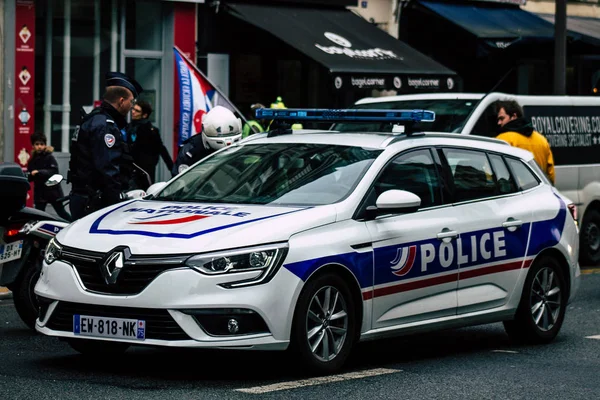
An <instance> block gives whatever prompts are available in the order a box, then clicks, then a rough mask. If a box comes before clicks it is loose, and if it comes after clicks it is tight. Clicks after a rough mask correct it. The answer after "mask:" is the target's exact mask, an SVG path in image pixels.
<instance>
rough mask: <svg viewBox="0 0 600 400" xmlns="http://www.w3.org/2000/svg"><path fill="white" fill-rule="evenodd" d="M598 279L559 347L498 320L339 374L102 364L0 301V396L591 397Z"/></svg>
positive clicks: (598, 328) (234, 361) (287, 366)
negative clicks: (36, 328)
mask: <svg viewBox="0 0 600 400" xmlns="http://www.w3.org/2000/svg"><path fill="white" fill-rule="evenodd" d="M595 335H600V274H598V273H595V274H586V275H583V276H582V282H581V289H580V292H579V295H578V297H577V298H576V300H575V301H574V302H573V303H572V304H571V305H570V306H569V308H568V310H567V314H566V319H565V324H564V325H563V329H562V331H561V333H560V334H559V336H558V337H557V339H556V340H555V341H554V342H553V343H551V344H550V345H545V346H516V345H512V344H511V343H510V342H509V341H508V338H507V336H506V335H505V333H504V330H503V328H502V325H501V324H492V325H485V326H478V327H472V328H464V329H458V330H451V331H444V332H439V333H435V334H428V335H418V336H408V337H403V338H397V339H390V340H385V341H378V342H371V343H365V344H361V345H360V346H359V347H358V348H357V349H356V351H355V353H354V355H353V357H352V359H351V360H350V362H349V364H348V366H347V368H345V369H344V371H342V372H341V373H340V374H339V375H336V376H330V377H324V378H314V377H310V376H306V375H304V374H303V373H302V372H301V371H300V370H298V369H297V367H296V366H295V365H294V363H293V362H292V361H291V360H290V359H288V358H287V357H286V355H285V354H279V353H264V352H263V353H255V352H224V351H190V350H185V351H182V350H169V351H167V350H163V349H156V348H132V349H130V350H129V351H128V352H127V353H126V354H125V356H124V357H122V358H120V359H115V360H113V361H112V362H107V363H104V364H100V363H97V362H94V361H90V360H87V359H85V358H84V357H82V356H80V355H79V354H78V353H76V352H75V351H73V350H71V348H70V347H68V345H67V344H66V343H63V342H60V341H58V340H56V339H53V338H49V337H44V336H41V335H38V334H34V333H32V332H30V331H28V330H27V329H26V328H25V326H24V325H23V324H22V323H21V322H20V320H19V318H18V317H17V315H16V312H15V310H14V307H13V305H12V300H7V299H4V300H1V301H0V397H1V398H2V399H3V400H4V399H59V398H60V399H65V400H66V399H78V400H81V399H92V398H93V399H98V398H101V399H103V400H108V399H128V400H133V399H144V400H151V399H161V400H163V399H171V398H173V399H210V398H218V399H225V398H260V399H263V398H286V399H292V398H298V399H305V398H311V399H320V398H323V399H325V398H329V399H331V398H334V399H338V398H344V399H368V398H377V399H380V398H381V399H403V400H404V399H545V400H549V399H561V400H565V399H597V398H600V379H598V371H600V336H598V338H597V339H593V338H587V337H589V336H595Z"/></svg>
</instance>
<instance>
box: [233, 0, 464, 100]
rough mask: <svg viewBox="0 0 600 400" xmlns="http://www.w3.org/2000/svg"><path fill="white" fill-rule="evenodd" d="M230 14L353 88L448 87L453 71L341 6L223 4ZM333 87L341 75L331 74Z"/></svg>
mask: <svg viewBox="0 0 600 400" xmlns="http://www.w3.org/2000/svg"><path fill="white" fill-rule="evenodd" d="M227 6H228V8H227V10H228V12H230V13H231V14H232V15H233V16H235V17H237V18H240V19H242V20H244V21H246V22H248V23H250V24H252V25H255V26H257V27H259V28H261V29H264V30H265V31H267V32H270V33H272V34H273V35H274V36H276V37H278V38H279V39H281V40H282V41H284V42H285V43H287V44H289V45H290V46H293V47H295V48H296V49H298V50H299V51H300V52H302V53H304V54H305V55H307V56H308V57H310V58H312V59H313V60H315V61H317V62H318V63H320V64H321V65H323V66H325V67H326V68H327V69H328V70H329V71H330V72H331V73H332V74H333V75H340V74H344V76H346V75H352V80H349V79H347V78H346V80H348V82H350V84H352V86H354V87H360V88H368V87H377V88H389V89H400V88H402V89H405V88H408V87H410V88H411V89H428V90H452V89H455V90H456V89H457V88H458V87H457V86H456V84H455V79H456V78H457V77H456V73H455V72H454V71H452V70H450V69H448V68H446V67H444V66H443V65H441V64H440V63H438V62H437V61H435V60H433V59H431V58H429V57H427V56H426V55H424V54H422V53H420V52H419V51H417V50H415V49H414V48H412V47H410V46H409V45H407V44H406V43H404V42H402V41H400V40H397V39H395V38H394V37H392V36H390V35H389V34H387V33H386V32H384V31H382V30H381V29H379V28H378V27H376V26H375V25H373V24H371V23H369V22H368V21H366V20H364V19H363V18H361V17H359V16H357V15H356V14H354V13H352V12H351V11H349V10H347V9H343V8H341V9H332V8H307V7H292V6H271V5H264V4H245V3H244V4H242V3H227ZM335 79H336V81H335V84H336V87H338V85H341V84H342V80H341V79H342V78H340V77H339V76H336V78H335Z"/></svg>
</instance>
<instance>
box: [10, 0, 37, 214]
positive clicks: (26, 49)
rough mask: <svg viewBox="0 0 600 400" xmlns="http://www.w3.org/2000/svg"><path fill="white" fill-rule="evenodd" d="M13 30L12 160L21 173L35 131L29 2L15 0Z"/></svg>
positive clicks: (31, 4) (32, 17)
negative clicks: (14, 30)
mask: <svg viewBox="0 0 600 400" xmlns="http://www.w3.org/2000/svg"><path fill="white" fill-rule="evenodd" d="M15 28H16V36H15V44H16V45H15V75H16V79H15V102H14V104H15V118H14V124H15V125H14V127H15V130H14V144H15V146H14V157H15V158H14V160H15V162H17V163H19V165H21V167H22V168H23V169H25V168H27V163H28V162H29V159H30V158H31V142H30V139H29V137H30V136H31V134H32V133H33V132H34V129H35V118H34V105H35V90H34V88H35V86H34V83H35V72H34V67H35V4H34V1H33V0H17V2H16V12H15ZM31 197H32V196H29V198H28V201H27V203H28V205H32V200H31Z"/></svg>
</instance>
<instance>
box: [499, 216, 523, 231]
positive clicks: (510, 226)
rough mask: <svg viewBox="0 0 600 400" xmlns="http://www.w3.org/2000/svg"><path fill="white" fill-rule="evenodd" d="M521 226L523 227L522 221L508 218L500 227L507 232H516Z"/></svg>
mask: <svg viewBox="0 0 600 400" xmlns="http://www.w3.org/2000/svg"><path fill="white" fill-rule="evenodd" d="M521 225H523V221H520V220H518V219H514V218H513V217H510V218H509V219H507V220H506V221H504V222H503V223H502V227H504V228H506V230H508V231H509V232H514V231H516V230H517V229H518V228H520V227H521Z"/></svg>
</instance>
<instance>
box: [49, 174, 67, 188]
mask: <svg viewBox="0 0 600 400" xmlns="http://www.w3.org/2000/svg"><path fill="white" fill-rule="evenodd" d="M63 179H64V178H63V176H62V175H61V174H54V175H52V176H51V177H50V178H48V180H47V181H46V183H45V185H46V186H56V185H58V184H59V183H61V182H62V180H63Z"/></svg>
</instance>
